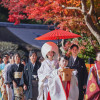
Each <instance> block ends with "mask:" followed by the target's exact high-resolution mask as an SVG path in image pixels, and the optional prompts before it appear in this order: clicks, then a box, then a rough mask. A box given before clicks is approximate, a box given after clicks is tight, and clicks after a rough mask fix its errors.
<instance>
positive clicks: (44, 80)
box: [37, 42, 58, 100]
mask: <svg viewBox="0 0 100 100" xmlns="http://www.w3.org/2000/svg"><path fill="white" fill-rule="evenodd" d="M41 53H42V56H43V57H44V59H45V60H44V61H43V62H42V64H41V67H40V68H39V70H38V78H39V89H38V90H39V93H38V94H39V95H38V98H37V100H47V96H48V91H49V87H48V78H49V77H50V75H51V73H52V72H53V71H54V72H55V69H57V68H58V61H57V58H58V46H57V45H56V44H55V43H53V42H46V43H45V44H44V45H43V46H42V48H41ZM43 98H44V99H43Z"/></svg>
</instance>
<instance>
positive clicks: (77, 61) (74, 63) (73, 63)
mask: <svg viewBox="0 0 100 100" xmlns="http://www.w3.org/2000/svg"><path fill="white" fill-rule="evenodd" d="M70 49H71V53H72V56H71V57H70V58H69V62H68V66H69V67H70V68H72V69H76V70H77V72H78V73H77V78H78V87H79V99H78V100H83V98H84V93H85V89H86V84H87V78H88V72H87V69H86V66H85V62H84V60H83V59H81V58H79V57H78V56H77V55H78V51H79V47H78V46H77V45H76V44H73V45H72V46H71V47H70Z"/></svg>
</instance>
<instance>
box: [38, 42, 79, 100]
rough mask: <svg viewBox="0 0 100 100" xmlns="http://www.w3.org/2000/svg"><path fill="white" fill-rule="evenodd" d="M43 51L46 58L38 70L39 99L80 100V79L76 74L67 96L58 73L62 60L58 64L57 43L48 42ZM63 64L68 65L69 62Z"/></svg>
mask: <svg viewBox="0 0 100 100" xmlns="http://www.w3.org/2000/svg"><path fill="white" fill-rule="evenodd" d="M41 52H42V56H43V57H44V58H45V60H44V61H43V62H42V64H41V67H40V68H39V70H38V78H39V86H38V87H39V90H38V91H39V93H38V98H37V100H78V96H79V91H78V81H77V78H76V76H75V75H74V74H73V75H72V78H71V82H70V90H69V93H68V94H69V95H68V97H67V96H66V91H65V89H64V85H63V83H62V81H61V79H60V77H59V75H58V74H59V69H58V68H59V64H60V62H59V64H58V61H57V60H56V59H57V55H58V47H57V45H56V44H55V43H53V42H47V43H45V44H44V45H43V46H42V49H41ZM63 64H64V63H63ZM63 66H64V67H66V66H67V64H65V65H63ZM66 86H67V84H66Z"/></svg>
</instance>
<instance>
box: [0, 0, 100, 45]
mask: <svg viewBox="0 0 100 100" xmlns="http://www.w3.org/2000/svg"><path fill="white" fill-rule="evenodd" d="M1 4H2V5H3V6H4V7H6V8H8V10H9V19H8V20H9V21H10V22H15V24H18V23H20V20H22V19H36V20H39V19H42V20H44V21H49V20H52V21H53V23H58V27H60V28H61V29H65V30H71V31H74V30H76V31H77V32H80V33H87V34H88V36H91V34H92V35H93V36H94V37H95V38H96V39H97V41H98V42H99V44H100V31H99V30H100V13H99V12H100V0H1Z"/></svg>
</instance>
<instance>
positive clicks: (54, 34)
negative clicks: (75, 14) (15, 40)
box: [35, 29, 81, 40]
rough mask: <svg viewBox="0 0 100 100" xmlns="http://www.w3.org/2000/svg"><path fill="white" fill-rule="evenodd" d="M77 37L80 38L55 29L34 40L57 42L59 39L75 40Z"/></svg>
mask: <svg viewBox="0 0 100 100" xmlns="http://www.w3.org/2000/svg"><path fill="white" fill-rule="evenodd" d="M77 37H81V36H80V35H77V34H74V33H71V32H68V31H64V30H60V29H56V30H53V31H50V32H48V33H46V34H44V35H42V36H39V37H37V38H35V39H36V40H59V39H71V38H77Z"/></svg>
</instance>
